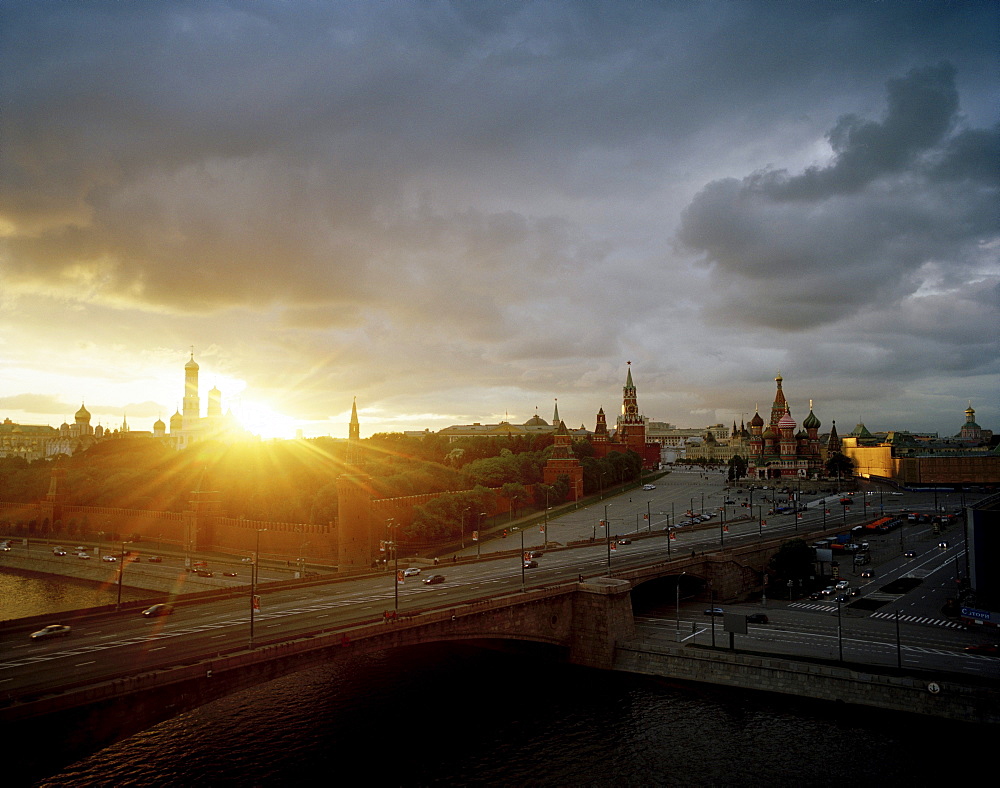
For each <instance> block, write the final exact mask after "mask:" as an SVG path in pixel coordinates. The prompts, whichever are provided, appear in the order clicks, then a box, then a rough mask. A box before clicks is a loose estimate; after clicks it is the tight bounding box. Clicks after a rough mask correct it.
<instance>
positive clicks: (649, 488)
mask: <svg viewBox="0 0 1000 788" xmlns="http://www.w3.org/2000/svg"><path fill="white" fill-rule="evenodd" d="M642 489H644V490H655V489H656V485H655V484H644V485H642Z"/></svg>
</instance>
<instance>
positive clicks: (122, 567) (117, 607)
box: [115, 542, 131, 611]
mask: <svg viewBox="0 0 1000 788" xmlns="http://www.w3.org/2000/svg"><path fill="white" fill-rule="evenodd" d="M127 544H131V542H122V549H121V560H120V562H119V564H118V601H117V602H116V603H115V610H116V611H117V610H121V609H122V575H124V574H125V545H127Z"/></svg>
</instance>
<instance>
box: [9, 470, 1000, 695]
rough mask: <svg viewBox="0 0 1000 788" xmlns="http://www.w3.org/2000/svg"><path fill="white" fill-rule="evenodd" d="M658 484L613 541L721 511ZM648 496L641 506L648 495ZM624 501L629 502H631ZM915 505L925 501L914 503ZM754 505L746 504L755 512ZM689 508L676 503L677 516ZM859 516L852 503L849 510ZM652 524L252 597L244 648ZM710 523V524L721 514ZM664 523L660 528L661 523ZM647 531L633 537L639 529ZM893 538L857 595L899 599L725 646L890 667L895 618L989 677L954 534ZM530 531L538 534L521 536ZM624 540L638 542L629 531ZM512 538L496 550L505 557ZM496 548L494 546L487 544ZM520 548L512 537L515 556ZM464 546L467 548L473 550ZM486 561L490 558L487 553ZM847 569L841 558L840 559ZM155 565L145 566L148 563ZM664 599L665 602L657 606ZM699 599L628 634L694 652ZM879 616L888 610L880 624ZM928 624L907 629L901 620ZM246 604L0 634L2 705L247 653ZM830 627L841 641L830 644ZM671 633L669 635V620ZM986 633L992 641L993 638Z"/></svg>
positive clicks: (783, 608) (697, 487)
mask: <svg viewBox="0 0 1000 788" xmlns="http://www.w3.org/2000/svg"><path fill="white" fill-rule="evenodd" d="M667 479H668V480H670V481H669V482H667V483H658V484H657V489H656V490H653V491H650V492H649V493H647V494H645V495H641V496H640V495H639V494H637V493H632V494H631V496H629V494H627V493H626V494H625V495H621V496H618V497H617V498H615V499H611V500H608V501H607V502H606V504H607V506H608V511H609V512H610V511H612V509H613V508H616V509H617V511H618V512H620V513H621V514H622V517H621V518H620V520H619V521H618V522H619V524H620V526H621V527H620V529H619V528H616V526H615V520H614V518H609V519H611V522H612V533H616V532H617V534H618V535H622V536H624V535H625V534H629V533H632V532H633V531H635V530H636V529H634V528H632V529H626V528H625V527H624V526H625V525H626V524H627V525H632V524H633V517H632V515H633V514H634V513H636V512H638V513H639V514H640V515H641V514H644V513H645V512H646V511H647V508H648V510H649V511H650V512H657V513H659V512H664V511H668V509H669V505H670V504H671V503H672V504H673V506H674V509H675V511H676V508H677V504H678V501H680V502H684V499H687V503H688V505H690V501H691V498H692V497H693V496H694V494H695V491H697V495H698V498H699V500H698V504H699V507H700V504H701V501H700V497H701V494H702V493H703V492H704V493H705V495H706V506H705V508H706V509H708V504H709V501H713V502H716V501H717V503H716V505H717V506H719V505H722V501H723V500H725V499H726V498H725V496H726V492H725V490H724V487H723V485H722V484H721V482H720V481H719V480H717V479H714V478H704V477H702V476H701V475H699V474H696V473H688V474H680V473H679V474H671V476H669V477H667ZM647 495H648V497H647ZM630 497H631V499H632V500H629V498H630ZM902 498H903V499H904V500H901V501H900V503H899V506H900V508H912V507H913V506H914V505H916V503H917V502H914V501H911V500H906V498H907V496H902ZM924 500H926V499H924ZM755 506H756V502H755ZM810 507H811V508H810V509H807V511H806V513H805V516H804V517H803V518H802V519H801V520H800V519H798V518H796V517H794V516H777V517H769V518H768V520H769V522H768V525H767V534H768V535H769V536H774V535H775V534H780V535H782V536H785V535H787V536H789V537H791V536H793V535H794V534H795V533H797V532H799V531H802V530H805V529H807V528H809V527H810V525H812V526H813V527H816V526H818V525H820V524H821V520H822V518H823V517H824V516H827V517H828V515H824V514H823V513H822V512H821V511H818V510H817V507H814V506H813V505H812V504H810ZM687 508H688V506H685V511H686V510H687ZM855 508H860V507H851V509H855ZM603 512H604V504H600V505H592V506H590V507H589V508H588V509H580V510H579V511H577V512H573V513H572V514H570V515H568V516H567V517H566V518H560V520H558V521H556V522H555V523H554V524H552V523H550V526H549V527H550V534H549V536H550V540H552V539H553V532H555V533H559V534H560V535H561V536H562V538H560V539H559V541H571V540H574V539H578V538H589V537H590V535H591V534H590V533H588V531H592V530H593V529H594V528H595V526H594V522H593V518H594V517H595V516H596V515H598V513H599V514H600V519H603ZM656 516H657V517H664V520H663V521H657V520H655V519H654V520H653V522H651V523H646V521H644V520H643V519H642V518H641V517H640V518H639V525H640V527H639V529H638V531H639V534H641V533H643V532H646V533H650V534H656V530H657V529H658V528H659V529H660V533H659V535H652V536H648V537H642V538H635V539H633V541H632V542H631V544H628V545H616V549H615V550H614V551H613V552H609V551H608V546H607V543H606V542H605V541H604V540H603V539H601V540H598V541H597V542H595V543H594V544H593V545H588V546H583V547H579V548H574V549H570V550H549V551H546V552H545V554H544V555H543V556H542V557H541V558H539V559H538V561H539V566H538V567H537V568H534V569H528V570H524V571H523V572H522V568H521V561H520V554H519V552H518V553H517V554H514V555H506V556H497V557H494V558H491V559H486V558H484V560H482V561H479V562H475V563H458V564H448V563H445V564H442V565H439V566H437V567H433V568H428V567H425V568H423V570H422V574H421V575H420V576H418V577H415V578H406V579H405V580H404V581H403V582H402V583H401V584H400V585H399V586H398V589H397V588H396V587H395V586H394V581H393V576H394V575H393V573H392V572H385V573H383V574H381V575H376V576H369V577H365V578H360V579H356V580H351V581H337V582H330V583H325V584H321V585H316V586H311V587H308V588H300V589H294V590H269V589H267V588H266V587H264V588H262V589H260V590H261V593H262V596H263V605H262V609H261V611H260V612H259V613H257V614H256V616H255V640H256V642H257V643H258V644H259V643H261V642H264V641H267V640H272V639H278V638H286V637H292V636H295V635H300V634H303V633H307V632H315V631H317V630H321V629H336V628H338V627H342V626H345V625H348V624H351V623H357V622H360V621H365V620H371V619H373V618H378V617H381V615H382V613H383V611H385V610H391V609H393V608H394V606H395V599H396V593H397V590H398V599H399V610H400V611H402V612H404V613H405V612H407V611H417V610H426V609H431V608H436V607H447V606H448V605H453V604H458V603H462V602H466V601H470V600H475V599H482V598H487V597H492V596H496V595H499V594H502V593H510V592H516V591H517V590H519V589H520V588H521V586H522V577H523V579H524V582H525V583H526V585H527V587H534V586H538V585H551V584H555V583H560V582H567V581H571V580H573V579H576V578H577V577H578V576H580V575H583V576H585V577H596V576H601V575H603V574H606V572H607V567H608V561H609V556H610V562H611V566H612V569H614V568H626V567H632V566H640V565H644V564H648V563H650V562H655V561H662V560H664V559H666V558H667V551H668V539H667V537H666V535H665V534H664V533H663V531H662V528H663V527H664V525H665V520H666V515H661V514H657V515H656ZM841 517H842V518H843V519H844V522H846V524H847V525H850V524H852V523H853V522H857V521H860V520H861V519H863V516H862V514H861V513H860V512H856V511H852V512H851V513H850V514H849V515H848V514H841ZM720 519H721V517H720ZM661 523H662V524H661ZM644 525H645V527H643V526H644ZM904 529H905V534H903V535H902V536H901V535H900V534H898V533H891V534H888V535H884V536H876V537H872V538H871V539H870V541H871V543H872V549H871V553H872V555H873V556H874V560H873V564H872V565H871V566H872V567H873V568H874V569H873V571H875V572H876V578H875V579H873V580H872V581H871V582H870V583H868V584H866V585H864V586H862V596H861V599H865V598H867V597H875V596H876V594H878V593H884V592H880V591H879V589H881V588H884V587H885V586H886V585H888V583H889V581H891V580H895V579H897V578H899V577H902V576H904V575H913V576H914V578H916V579H920V580H921V581H922V582H921V583H920V584H919V585H918V587H917V588H916V589H914V590H912V591H910V592H909V593H907V594H905V595H901V596H900V595H890V596H891V600H887V601H889V604H887V605H885V606H883V607H882V608H879V609H878V610H873V611H863V610H861V609H859V608H858V607H856V606H855V605H852V606H848V607H847V608H846V609H842V610H841V613H840V617H839V618H838V615H837V611H836V604H835V603H830V602H829V601H825V600H818V601H809V602H781V601H778V600H776V599H774V598H771V599H769V600H768V601H767V602H766V607H762V606H761V605H759V604H755V605H737V606H733V608H732V609H733V610H734V611H746V612H760V611H762V610H766V611H767V615H768V616H769V617H770V618H771V620H772V623H770V624H768V625H766V626H753V625H752V626H751V627H750V631H749V633H748V634H747V635H745V636H744V635H739V636H737V645H738V646H739V647H741V648H753V649H755V650H773V651H775V652H780V653H786V654H791V655H794V654H801V655H810V656H822V657H826V658H835V657H836V656H838V654H839V651H840V649H841V648H843V649H844V657H845V659H851V660H871V661H872V662H873V663H877V664H895V659H896V654H897V648H896V621H895V611H896V610H897V609H898V610H900V615H901V617H902V621H901V623H900V624H899V627H900V636H901V648H900V650H899V653H902V655H903V657H904V665H909V666H921V667H932V668H941V669H944V668H947V669H948V670H954V671H958V672H963V673H968V674H971V675H983V676H987V677H990V678H996V677H997V676H998V674H997V667H998V665H1000V660H996V659H992V658H988V657H973V656H971V655H966V654H965V653H964V652H963V651H962V649H963V648H964V647H965V646H966V645H970V644H972V643H978V642H984V641H985V640H986V639H988V637H989V635H988V634H986V633H983V632H967V631H964V630H957V629H953V628H951V627H948V626H945V624H947V623H949V622H947V621H945V620H944V619H942V618H941V616H940V612H939V611H940V606H941V603H943V598H944V595H945V594H946V593H947V591H948V585H949V582H950V581H951V576H952V573H953V571H954V567H955V564H956V560H955V559H956V556H959V555H960V554H961V551H962V550H963V545H961V544H960V542H959V540H960V538H961V534H960V533H959V529H958V528H956V527H953V528H952V529H951V533H949V534H948V535H947V538H948V539H949V542H950V543H951V544H950V546H949V547H948V548H947V549H939V548H937V547H936V546H935V545H936V543H937V541H938V540H939V537H938V536H936V535H934V534H932V533H931V530H930V526H929V525H927V526H904ZM763 530H764V529H763V527H762V525H761V523H760V521H759V520H754V521H751V522H744V523H732V524H730V526H729V533H724V532H723V531H722V528H721V526H717V525H714V524H710V525H708V526H702V527H701V528H680V529H678V531H677V538H676V540H674V541H671V542H670V544H669V549H670V551H671V554H673V553H674V551H676V550H683V551H688V552H689V551H691V550H695V551H696V552H698V553H701V552H704V551H706V550H709V549H714V548H715V547H717V546H718V544H719V543H720V541H723V540H724V542H725V544H726V545H730V544H733V543H734V542H736V541H739V540H756V539H760V538H761V533H762V532H763ZM532 533H533V534H537V531H533V532H532ZM527 535H528V534H527V533H525V537H526V547H538V548H540V547H541V544H542V543H541V540H542V538H543V535H542V534H537V536H538V539H537V540H536V541H535V542H534V544H532V542H531V541H529V540H528V539H527ZM632 536H637V534H635V533H632ZM901 538H902V539H903V542H902V543H903V544H905V545H906V546H907V547H912V548H913V549H915V550H916V551H917V552H918V555H917V556H916V557H915V558H913V559H907V558H905V557H904V556H903V555H902V550H900V549H899V545H900V539H901ZM514 539H517V540H519V539H520V534H518V535H516V536H514V537H508V538H507V539H506V540H497V543H500V544H501V545H502V547H504V548H506V549H510V548H511V547H512V546H513V544H514V542H513V540H514ZM494 544H495V543H494ZM519 546H520V544H519V541H518V547H519ZM473 549H474V548H473ZM487 552H489V551H487ZM848 563H849V562H848ZM149 566H155V565H147V567H149ZM164 571H173V572H175V573H176V572H177V571H178V568H177V567H172V568H171V567H164ZM433 572H440V573H441V574H444V575H445V577H446V579H445V581H444V582H443V583H441V584H439V585H425V584H424V583H422V582H420V581H421V580H422V579H423V578H426V577H427V575H428V574H431V573H433ZM842 574H843V575H844V576H845V577H847V578H848V579H850V580H851V582H852V583H855V584H860V581H861V578H860V568H859V569H858V570H857V571H855V570H854V569H853V568H851V567H847V566H845V568H844V571H843V573H842ZM667 601H669V602H672V600H667ZM705 607H706V603H705V601H704V600H699V601H697V602H692V601H687V602H685V603H683V604H682V605H681V610H680V611H679V612H678V611H677V610H676V609H674V608H673V607H672V605H668V606H667V607H665V608H660V609H658V610H654V611H643V613H642V614H641V615H640V616H639V618H638V625H639V627H640V632H641V633H642V634H643V635H644V636H646V635H648V636H651V637H667V638H673V639H674V640H675V641H678V640H679V641H680V642H698V643H701V644H705V643H708V642H710V639H711V622H710V620H707V619H706V617H705V616H704V615H703V614H702V610H703V609H704V608H705ZM884 610H888V611H890V612H891V613H892V617H890V618H886V617H885V615H884V614H883V611H884ZM910 617H913V618H919V619H929V622H914V621H912V620H911V619H910ZM249 619H250V614H249V598H234V599H225V600H217V601H212V602H206V603H202V604H196V605H185V604H183V603H182V604H179V605H178V606H177V609H176V612H175V613H174V615H171V616H166V617H161V618H154V619H145V618H141V617H140V616H138V615H136V614H135V613H131V614H127V615H126V614H121V615H118V616H114V617H111V618H108V617H103V618H98V617H95V618H88V619H85V620H83V621H82V622H80V623H79V624H76V625H74V628H73V632H72V634H71V635H70V637H69V638H67V639H60V640H55V641H30V640H28V639H27V637H26V635H25V634H24V633H19V632H16V631H12V632H5V633H3V634H2V635H0V697H2V696H6V697H12V696H18V695H21V694H23V693H37V692H42V691H46V690H51V689H54V688H56V687H60V686H65V685H70V684H74V683H77V682H87V681H96V680H100V679H102V678H106V677H111V676H116V675H121V673H122V669H123V668H125V667H127V669H128V672H142V671H146V670H150V669H153V668H155V667H157V666H163V665H170V664H177V663H178V662H182V661H185V660H187V659H193V658H196V657H199V656H205V655H211V654H214V653H222V652H228V651H231V650H233V649H238V648H242V647H244V646H246V645H248V644H249ZM838 620H839V621H840V622H841V625H842V629H841V630H840V632H841V636H839V637H838V629H837V626H838ZM678 621H679V622H680V631H679V632H678V631H677V622H678ZM993 636H994V637H995V633H994V634H993ZM716 640H717V643H718V644H719V645H724V642H728V636H726V635H724V634H723V633H722V631H721V621H716Z"/></svg>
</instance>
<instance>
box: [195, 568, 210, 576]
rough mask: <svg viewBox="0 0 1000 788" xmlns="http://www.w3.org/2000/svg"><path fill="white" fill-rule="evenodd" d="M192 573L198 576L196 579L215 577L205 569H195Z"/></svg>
mask: <svg viewBox="0 0 1000 788" xmlns="http://www.w3.org/2000/svg"><path fill="white" fill-rule="evenodd" d="M194 573H195V574H196V575H198V577H215V575H213V574H212V573H211V572H209V571H208V570H207V569H195V570H194Z"/></svg>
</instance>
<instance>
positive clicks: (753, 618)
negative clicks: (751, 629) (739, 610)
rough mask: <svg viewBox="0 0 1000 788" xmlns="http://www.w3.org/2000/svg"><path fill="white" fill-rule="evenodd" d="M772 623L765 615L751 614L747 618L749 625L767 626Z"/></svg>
mask: <svg viewBox="0 0 1000 788" xmlns="http://www.w3.org/2000/svg"><path fill="white" fill-rule="evenodd" d="M769 621H770V619H769V618H768V617H767V615H766V614H764V613H751V614H750V615H748V616H747V623H748V624H766V623H768V622H769Z"/></svg>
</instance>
